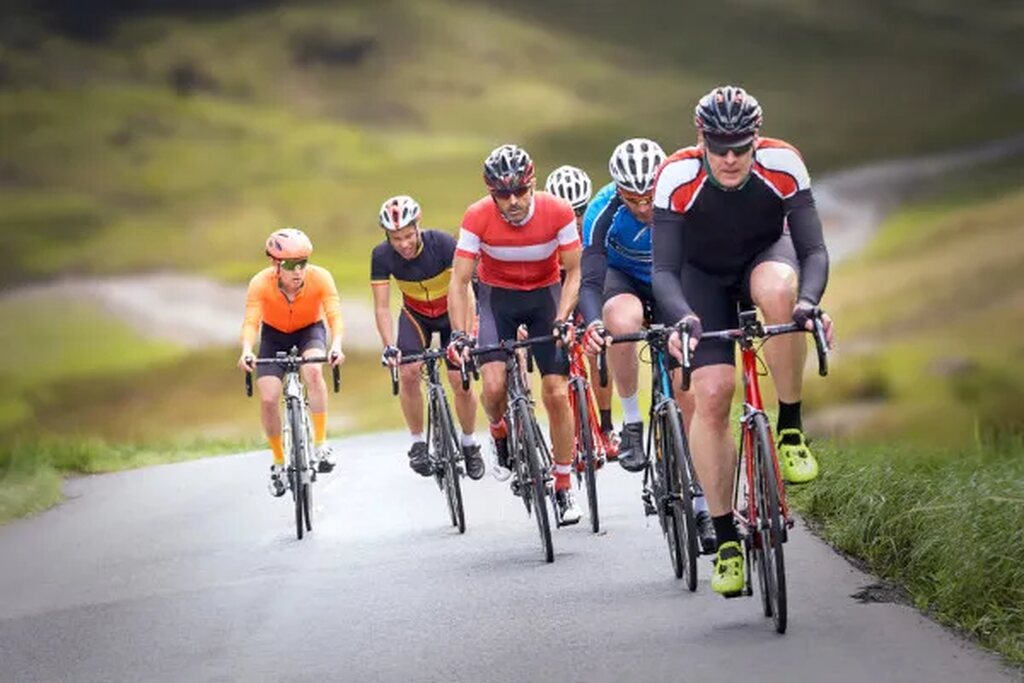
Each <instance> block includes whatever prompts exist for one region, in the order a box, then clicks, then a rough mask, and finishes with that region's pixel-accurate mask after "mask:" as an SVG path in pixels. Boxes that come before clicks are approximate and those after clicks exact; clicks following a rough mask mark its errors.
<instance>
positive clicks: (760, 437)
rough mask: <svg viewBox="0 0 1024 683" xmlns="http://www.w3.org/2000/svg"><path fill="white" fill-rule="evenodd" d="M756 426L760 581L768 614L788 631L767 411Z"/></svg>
mask: <svg viewBox="0 0 1024 683" xmlns="http://www.w3.org/2000/svg"><path fill="white" fill-rule="evenodd" d="M752 422H753V429H754V453H755V458H756V459H755V460H754V465H755V473H754V474H755V476H756V478H757V481H756V484H755V486H756V489H757V498H758V501H757V516H758V530H757V534H758V538H757V539H756V541H755V542H756V543H758V545H760V554H761V560H760V562H759V563H758V571H759V572H761V579H760V584H761V588H762V590H763V591H764V593H763V595H765V596H766V597H767V600H765V599H764V598H762V602H763V603H764V604H765V605H766V607H765V616H770V617H772V622H773V623H774V624H775V630H776V631H777V632H779V633H785V632H786V621H787V616H788V614H787V604H786V563H785V558H784V555H783V550H782V541H783V529H784V528H785V526H784V524H783V521H782V512H781V509H780V506H779V484H778V478H777V477H776V476H775V459H774V458H773V457H772V442H771V434H770V432H769V429H768V418H766V417H765V416H764V415H763V414H758V415H755V416H754V417H753V418H752Z"/></svg>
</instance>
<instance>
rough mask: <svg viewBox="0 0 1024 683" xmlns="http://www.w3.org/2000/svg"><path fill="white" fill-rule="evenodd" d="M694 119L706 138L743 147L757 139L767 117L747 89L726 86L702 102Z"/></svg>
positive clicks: (705, 97)
mask: <svg viewBox="0 0 1024 683" xmlns="http://www.w3.org/2000/svg"><path fill="white" fill-rule="evenodd" d="M694 119H695V123H696V124H697V128H698V129H699V130H700V131H701V132H702V133H703V134H704V135H706V136H711V137H713V138H721V139H726V140H729V141H730V142H731V143H732V144H737V145H740V144H746V143H747V142H749V141H750V140H752V139H753V138H754V135H755V134H756V133H757V131H758V129H759V128H761V122H762V120H763V116H762V114H761V105H760V104H758V103H757V99H756V98H754V97H753V96H751V95H748V94H747V92H746V91H745V90H744V89H743V88H739V87H736V86H734V85H723V86H720V87H718V88H715V89H714V90H712V91H711V92H709V93H708V94H707V95H705V96H704V97H702V98H700V101H699V102H698V103H697V107H696V108H695V109H694Z"/></svg>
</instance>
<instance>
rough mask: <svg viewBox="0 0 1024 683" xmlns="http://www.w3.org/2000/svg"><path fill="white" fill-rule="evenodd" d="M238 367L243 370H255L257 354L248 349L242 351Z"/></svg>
mask: <svg viewBox="0 0 1024 683" xmlns="http://www.w3.org/2000/svg"><path fill="white" fill-rule="evenodd" d="M238 369H239V370H241V371H242V372H255V370H256V354H254V353H253V352H252V351H249V350H248V349H247V350H245V351H242V355H241V356H239V357H238Z"/></svg>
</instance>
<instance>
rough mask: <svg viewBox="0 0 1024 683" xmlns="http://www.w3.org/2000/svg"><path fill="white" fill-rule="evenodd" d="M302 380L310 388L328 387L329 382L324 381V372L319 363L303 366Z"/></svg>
mask: <svg viewBox="0 0 1024 683" xmlns="http://www.w3.org/2000/svg"><path fill="white" fill-rule="evenodd" d="M302 381H303V382H305V383H306V387H308V388H310V389H319V388H321V387H323V388H326V387H327V384H326V383H325V382H324V373H323V371H322V370H321V369H320V366H319V365H307V366H305V367H304V368H302Z"/></svg>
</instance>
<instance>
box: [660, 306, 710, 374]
mask: <svg viewBox="0 0 1024 683" xmlns="http://www.w3.org/2000/svg"><path fill="white" fill-rule="evenodd" d="M684 330H685V331H686V332H688V333H689V335H690V353H691V354H692V353H693V352H694V351H696V350H697V344H698V343H700V335H701V334H703V333H704V327H703V325H701V323H700V318H698V317H697V316H695V315H692V314H691V315H688V316H686V317H685V318H683V319H682V320H680V321H679V322H678V323H676V326H675V329H674V330H673V331H672V334H671V335H669V338H668V352H669V353H670V354H672V357H673V358H675V359H676V360H677V361H679V362H680V363H682V362H683V339H682V336H681V333H682V332H683V331H684Z"/></svg>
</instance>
